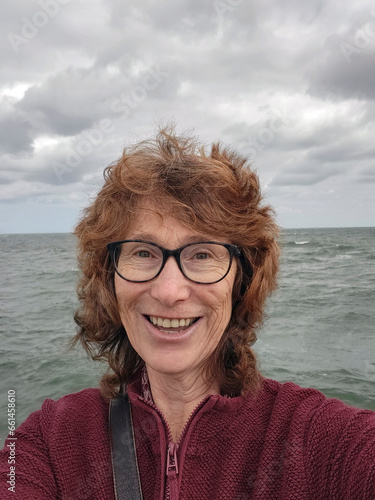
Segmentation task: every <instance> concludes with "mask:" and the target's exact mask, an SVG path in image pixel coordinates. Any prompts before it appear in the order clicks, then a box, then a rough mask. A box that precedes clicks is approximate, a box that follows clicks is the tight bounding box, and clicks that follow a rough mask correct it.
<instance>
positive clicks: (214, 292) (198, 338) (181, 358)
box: [115, 205, 236, 375]
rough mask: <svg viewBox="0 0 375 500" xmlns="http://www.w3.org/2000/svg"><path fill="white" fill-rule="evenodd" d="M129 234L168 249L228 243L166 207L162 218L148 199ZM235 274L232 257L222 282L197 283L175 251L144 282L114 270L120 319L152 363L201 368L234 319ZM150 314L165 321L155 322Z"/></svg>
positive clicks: (180, 370) (178, 371) (162, 367)
mask: <svg viewBox="0 0 375 500" xmlns="http://www.w3.org/2000/svg"><path fill="white" fill-rule="evenodd" d="M150 208H151V210H150ZM125 238H126V239H140V240H147V241H150V242H153V243H156V244H158V245H160V246H162V247H165V248H168V249H175V248H179V247H181V246H183V245H184V244H186V243H190V242H191V241H192V239H194V238H196V241H208V240H211V241H212V240H214V241H222V242H223V243H230V242H228V241H226V240H224V239H220V238H219V239H218V238H217V237H213V236H212V235H210V234H201V233H198V232H196V231H194V230H192V229H188V228H187V227H185V226H183V225H182V224H181V223H180V222H179V221H178V220H177V219H175V218H174V217H173V216H171V215H168V214H167V213H164V214H163V216H162V219H161V218H160V217H159V216H158V215H156V214H155V213H154V212H153V211H152V207H151V206H150V205H148V206H145V205H144V206H143V207H141V208H140V210H139V212H138V216H137V217H136V218H135V220H134V223H133V224H132V226H131V227H130V229H129V231H128V232H127V234H126V235H125V237H124V239H125ZM235 274H236V262H235V260H234V261H233V263H232V267H231V269H230V272H229V273H228V275H227V276H226V277H225V278H224V279H223V280H221V281H219V282H218V283H214V284H210V285H202V284H198V283H194V282H192V281H189V280H188V279H186V278H185V277H184V276H183V274H182V273H181V271H180V270H179V268H178V266H177V262H176V260H175V259H174V258H173V257H170V258H169V259H168V260H167V262H166V264H165V267H164V268H163V270H162V272H161V273H160V274H159V276H157V277H156V278H154V279H153V280H151V281H148V282H146V283H132V282H128V281H125V280H123V279H122V278H121V277H120V276H118V275H117V274H115V289H116V296H117V301H118V307H119V312H120V316H121V321H122V323H123V325H124V327H125V330H126V332H127V334H128V337H129V340H130V342H131V344H132V346H133V347H134V349H135V350H136V351H137V353H138V354H139V356H140V357H141V358H142V359H143V360H144V361H145V363H146V365H147V367H148V368H151V369H153V370H155V371H157V372H159V373H163V374H171V375H172V374H175V375H183V374H189V373H190V374H197V373H200V372H201V370H202V369H203V368H204V366H205V364H206V362H207V360H208V358H209V357H210V355H211V354H212V352H213V351H214V349H215V348H216V346H217V345H218V342H219V340H220V338H221V336H222V334H223V332H224V330H225V328H226V326H227V325H228V322H229V320H230V317H231V313H232V290H233V284H234V278H235ZM151 317H154V318H157V319H158V323H163V324H162V325H161V326H158V325H156V326H155V325H154V324H152V323H151V322H150V320H149V318H151ZM197 318H198V319H197ZM164 320H170V321H171V322H172V320H185V323H189V322H191V321H194V323H193V324H190V325H189V326H179V327H177V326H176V325H177V323H176V321H173V322H172V323H171V326H170V327H169V328H168V324H169V323H168V321H164ZM186 320H187V321H186ZM183 323H184V322H183V321H179V323H178V324H179V325H181V324H183Z"/></svg>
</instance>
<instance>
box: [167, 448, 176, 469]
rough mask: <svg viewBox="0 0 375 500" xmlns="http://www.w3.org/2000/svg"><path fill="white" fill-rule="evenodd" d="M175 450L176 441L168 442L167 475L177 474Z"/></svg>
mask: <svg viewBox="0 0 375 500" xmlns="http://www.w3.org/2000/svg"><path fill="white" fill-rule="evenodd" d="M177 450H178V444H177V443H169V446H168V451H167V476H171V475H177V474H178V462H177ZM173 473H174V474H173Z"/></svg>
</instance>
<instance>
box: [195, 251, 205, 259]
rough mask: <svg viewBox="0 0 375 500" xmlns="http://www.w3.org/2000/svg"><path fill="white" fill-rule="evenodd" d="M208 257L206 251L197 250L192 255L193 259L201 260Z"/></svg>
mask: <svg viewBox="0 0 375 500" xmlns="http://www.w3.org/2000/svg"><path fill="white" fill-rule="evenodd" d="M208 258H209V255H208V253H207V252H197V253H196V254H195V255H194V259H199V260H203V259H208Z"/></svg>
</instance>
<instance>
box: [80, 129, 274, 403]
mask: <svg viewBox="0 0 375 500" xmlns="http://www.w3.org/2000/svg"><path fill="white" fill-rule="evenodd" d="M104 179H105V183H104V186H103V188H102V189H101V191H100V192H99V194H98V195H97V196H96V198H95V199H94V201H93V203H92V204H91V205H90V206H89V207H87V208H86V210H85V211H84V214H83V217H82V218H81V220H80V222H79V223H78V225H77V227H76V229H75V234H76V236H77V237H78V250H79V253H78V261H79V266H80V270H81V278H80V281H79V283H78V287H77V291H78V298H79V301H80V307H79V308H78V310H77V311H76V314H75V317H74V318H75V321H76V324H77V326H78V328H77V334H76V336H75V338H74V339H73V344H75V343H76V342H78V341H80V342H81V343H82V345H83V347H84V348H85V349H86V351H87V352H88V353H89V354H90V355H91V357H92V358H93V359H95V360H105V361H107V362H108V365H109V369H108V372H107V373H106V374H105V375H104V376H103V378H102V380H101V384H100V386H101V391H102V394H103V396H104V397H106V398H111V397H113V396H115V395H117V394H119V393H120V392H122V391H123V390H124V387H125V386H126V384H127V383H129V381H130V380H131V378H132V376H133V375H134V373H135V371H136V370H137V369H138V368H139V367H140V365H141V363H142V360H141V358H140V357H139V355H138V354H137V352H136V351H135V350H134V349H133V347H132V345H131V344H130V341H129V339H128V336H127V333H126V331H125V329H124V327H123V325H122V323H121V320H120V315H119V309H118V303H117V299H116V295H115V291H114V269H113V264H112V263H111V261H110V258H109V255H108V252H107V249H106V245H107V243H109V242H111V241H118V240H121V239H124V238H126V233H127V229H128V227H129V225H130V224H131V222H132V221H134V218H135V217H136V216H137V214H138V211H139V206H140V204H142V202H143V201H149V200H154V201H155V207H157V206H163V205H164V206H166V205H167V206H168V208H169V209H170V211H171V213H172V214H173V216H174V217H176V218H177V219H178V220H179V221H180V222H181V223H182V224H184V225H187V226H189V227H191V228H192V229H194V230H196V231H199V232H202V233H206V234H210V235H211V234H212V235H217V236H219V237H221V238H226V239H227V240H228V241H229V242H230V243H233V244H235V245H237V246H238V247H239V249H240V250H241V257H240V258H239V259H238V265H237V275H236V278H235V283H234V288H233V300H232V301H233V309H232V315H231V319H230V321H229V323H228V325H227V328H226V330H225V332H224V334H223V335H222V338H221V340H220V342H219V344H218V346H217V348H216V350H215V351H214V352H213V354H212V356H211V358H210V360H209V363H208V366H207V370H206V376H207V377H208V379H212V378H214V379H215V380H216V381H217V382H218V383H219V386H220V390H221V393H222V394H237V395H238V394H240V393H244V392H246V391H255V390H256V389H257V388H258V386H259V382H260V379H261V376H260V373H259V371H258V368H257V364H256V357H255V354H254V352H253V350H252V349H251V346H252V345H253V344H254V342H255V341H256V329H257V328H258V327H259V326H260V325H261V323H262V319H263V314H264V305H265V301H266V298H267V296H268V295H269V294H270V293H271V292H272V291H273V290H274V289H275V287H276V274H277V270H278V258H279V247H278V243H277V240H278V226H277V224H276V222H275V217H274V213H273V210H272V209H271V208H270V207H269V206H264V205H262V197H261V192H260V186H259V179H258V177H257V175H256V173H255V172H254V171H253V170H251V168H250V165H249V164H248V161H247V159H246V158H244V157H242V156H240V155H239V154H237V153H236V152H234V151H233V150H232V149H230V148H224V147H222V146H221V144H220V143H214V144H212V145H211V147H210V149H209V151H208V152H207V151H206V150H205V148H204V147H202V146H200V145H199V144H198V143H197V141H196V140H195V139H194V138H192V137H191V136H190V135H185V136H178V135H176V133H175V131H174V128H173V127H166V128H164V129H162V130H160V131H159V132H158V133H157V135H156V138H155V139H153V140H147V141H142V142H140V143H138V144H137V145H135V146H132V147H129V148H126V149H125V150H124V152H123V155H122V156H121V158H120V159H119V160H118V161H117V162H115V163H113V164H112V165H110V166H109V167H107V168H106V169H105V171H104ZM155 210H157V208H155ZM207 286H209V285H207Z"/></svg>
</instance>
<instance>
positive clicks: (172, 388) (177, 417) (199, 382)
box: [147, 366, 219, 442]
mask: <svg viewBox="0 0 375 500" xmlns="http://www.w3.org/2000/svg"><path fill="white" fill-rule="evenodd" d="M147 374H148V378H149V382H150V387H151V392H152V397H153V400H154V403H155V405H156V406H157V407H158V408H159V410H161V412H162V413H163V415H164V417H165V418H166V420H167V422H168V425H169V428H170V430H171V433H172V438H173V440H174V441H175V442H177V441H178V440H179V438H180V436H181V432H182V430H183V428H184V426H185V424H186V422H187V421H188V419H189V417H190V415H191V413H192V412H193V410H194V409H195V407H196V406H198V404H199V403H200V402H201V401H202V400H203V399H205V398H206V397H207V396H209V395H210V394H219V387H218V386H217V384H215V383H213V384H209V383H207V382H206V381H205V380H204V379H203V378H202V375H201V374H193V373H189V374H176V375H167V374H164V373H160V372H157V371H155V370H153V369H152V368H151V367H149V366H147Z"/></svg>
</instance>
